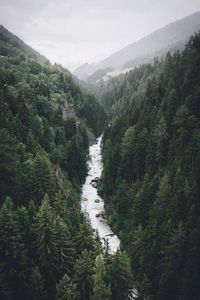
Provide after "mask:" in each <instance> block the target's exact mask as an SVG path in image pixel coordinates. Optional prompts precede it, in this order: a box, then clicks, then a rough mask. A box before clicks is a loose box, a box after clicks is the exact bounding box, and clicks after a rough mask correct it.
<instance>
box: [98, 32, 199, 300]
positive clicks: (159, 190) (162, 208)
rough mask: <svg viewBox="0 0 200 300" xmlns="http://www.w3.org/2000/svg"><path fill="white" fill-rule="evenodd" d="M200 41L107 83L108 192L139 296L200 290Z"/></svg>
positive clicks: (187, 295) (190, 294)
mask: <svg viewBox="0 0 200 300" xmlns="http://www.w3.org/2000/svg"><path fill="white" fill-rule="evenodd" d="M199 43H200V35H199V34H198V35H195V36H194V37H192V38H191V40H190V42H189V43H188V45H187V47H186V49H185V50H184V51H183V52H182V53H180V52H177V53H175V54H174V55H173V56H172V55H171V54H170V53H168V55H167V56H166V59H165V60H163V61H162V62H158V61H155V63H154V65H152V66H150V65H143V66H141V67H139V68H136V69H135V70H133V71H131V72H129V73H128V74H126V75H124V76H120V77H119V78H116V79H113V80H112V81H109V82H108V84H107V85H106V86H105V88H104V90H103V91H102V102H103V105H104V106H105V107H106V109H107V110H108V111H109V113H110V116H111V120H110V124H109V126H107V128H106V130H105V134H104V150H103V162H104V171H103V178H102V182H103V194H104V196H105V199H106V208H107V212H108V214H109V220H110V222H111V224H112V226H113V227H114V228H115V230H116V231H117V233H118V235H119V237H120V240H121V242H122V245H123V247H124V248H125V249H126V251H127V252H128V254H129V255H130V257H131V265H132V271H133V279H134V286H135V287H136V289H137V292H138V297H140V298H139V299H169V298H170V299H184V300H187V299H198V298H199V294H200V290H199V287H198V282H199V280H200V277H199V274H200V273H199V268H200V260H199V257H198V255H197V253H199V251H200V244H199V242H198V239H197V238H196V239H195V237H197V235H198V234H199V233H200V231H199V213H200V211H199V201H198V199H199V195H200V190H199V187H198V183H199V180H200V172H199V168H198V160H199V156H200V142H199V141H200V140H199V127H200V120H199V107H200V106H199V103H200V102H199V85H200V68H199V66H200V51H199ZM109 95H110V96H109ZM108 96H109V97H110V98H109V97H108ZM121 299H122V298H121Z"/></svg>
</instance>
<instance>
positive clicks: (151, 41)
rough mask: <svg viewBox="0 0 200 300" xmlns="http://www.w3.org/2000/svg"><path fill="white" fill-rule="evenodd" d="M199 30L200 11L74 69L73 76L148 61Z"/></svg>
mask: <svg viewBox="0 0 200 300" xmlns="http://www.w3.org/2000/svg"><path fill="white" fill-rule="evenodd" d="M199 30H200V12H196V13H194V14H192V15H190V16H187V17H185V18H183V19H180V20H178V21H176V22H173V23H171V24H169V25H167V26H165V27H163V28H161V29H158V30H156V31H155V32H153V33H151V34H150V35H148V36H146V37H144V38H142V39H140V40H139V41H136V42H134V43H132V44H130V45H128V46H127V47H125V48H123V49H121V50H119V51H118V52H116V53H114V54H112V55H111V56H109V57H107V58H106V59H104V60H102V61H100V62H99V63H93V64H85V65H82V66H80V67H79V68H77V69H76V70H75V72H74V73H75V75H77V76H78V77H79V78H81V79H87V78H88V77H89V76H90V75H92V73H94V72H95V71H97V70H98V69H105V68H115V69H124V68H127V67H129V68H130V67H135V66H138V65H140V64H143V63H148V62H152V60H153V58H154V57H156V56H158V57H160V56H163V55H165V54H166V53H167V52H168V51H169V50H170V51H171V52H172V51H175V50H177V49H183V48H184V45H185V43H186V42H187V41H188V40H189V38H190V36H191V35H192V34H194V33H195V32H198V31H199Z"/></svg>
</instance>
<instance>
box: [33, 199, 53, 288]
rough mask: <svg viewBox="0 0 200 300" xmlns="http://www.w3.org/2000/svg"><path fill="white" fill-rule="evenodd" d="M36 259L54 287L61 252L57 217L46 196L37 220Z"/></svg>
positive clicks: (51, 286) (48, 283) (50, 286)
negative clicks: (59, 249)
mask: <svg viewBox="0 0 200 300" xmlns="http://www.w3.org/2000/svg"><path fill="white" fill-rule="evenodd" d="M35 236H36V241H35V247H36V259H37V262H38V265H39V266H40V270H41V272H42V274H43V276H44V279H45V284H46V285H47V287H48V288H50V289H51V288H52V289H53V287H54V284H55V278H56V275H57V270H58V268H59V251H58V245H57V237H56V226H55V216H54V214H53V210H52V207H51V205H50V203H49V197H48V195H47V194H46V195H45V197H44V199H43V201H42V204H41V206H40V207H39V210H38V213H37V215H36V220H35Z"/></svg>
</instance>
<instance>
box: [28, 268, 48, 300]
mask: <svg viewBox="0 0 200 300" xmlns="http://www.w3.org/2000/svg"><path fill="white" fill-rule="evenodd" d="M29 299H31V300H35V299H37V300H46V299H47V292H46V290H45V284H44V279H43V278H42V275H41V273H40V270H39V268H38V267H35V268H34V269H33V270H32V273H31V277H30V282H29Z"/></svg>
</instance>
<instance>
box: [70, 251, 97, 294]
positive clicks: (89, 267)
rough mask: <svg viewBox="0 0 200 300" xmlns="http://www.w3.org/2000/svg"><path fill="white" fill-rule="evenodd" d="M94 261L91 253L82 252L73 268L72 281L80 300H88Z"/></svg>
mask: <svg viewBox="0 0 200 300" xmlns="http://www.w3.org/2000/svg"><path fill="white" fill-rule="evenodd" d="M93 269H94V259H93V258H92V257H91V252H88V251H87V250H84V251H83V252H82V254H81V256H80V257H79V259H78V260H77V261H76V264H75V266H74V271H75V273H74V281H75V283H76V284H77V288H78V291H79V292H80V298H81V300H88V299H89V297H90V295H91V293H92V288H93Z"/></svg>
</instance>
